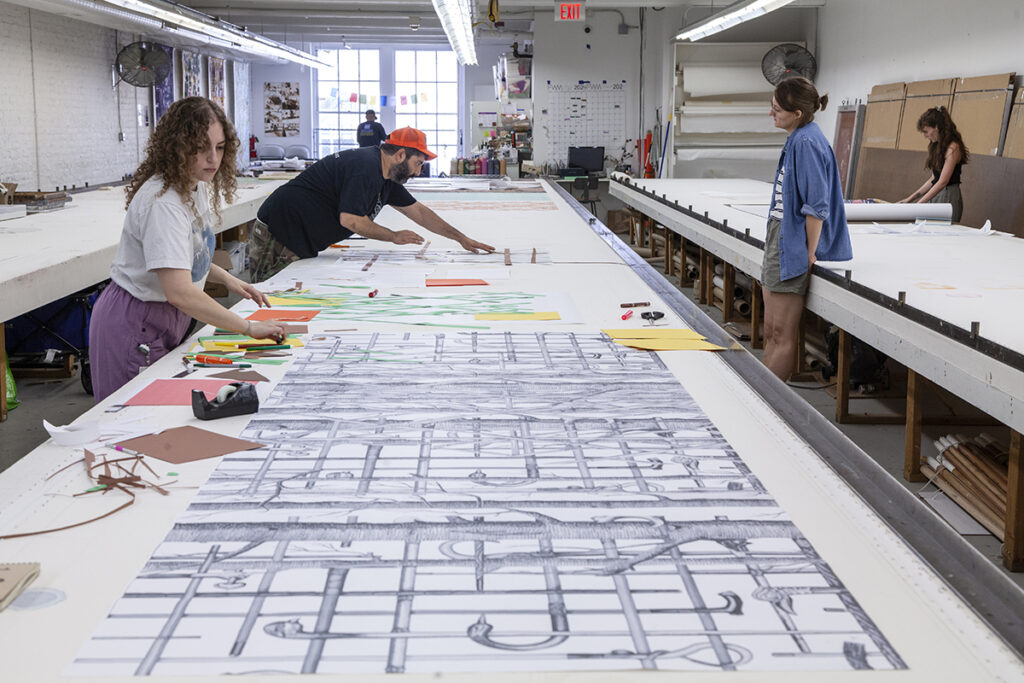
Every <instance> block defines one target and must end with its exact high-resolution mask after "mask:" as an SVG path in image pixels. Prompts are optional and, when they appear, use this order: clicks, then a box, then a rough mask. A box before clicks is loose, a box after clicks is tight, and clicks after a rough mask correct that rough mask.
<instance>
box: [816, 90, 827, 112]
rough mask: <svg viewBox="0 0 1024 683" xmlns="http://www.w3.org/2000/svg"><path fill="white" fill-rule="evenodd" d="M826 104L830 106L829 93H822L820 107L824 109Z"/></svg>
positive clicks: (819, 99) (819, 100) (819, 101)
mask: <svg viewBox="0 0 1024 683" xmlns="http://www.w3.org/2000/svg"><path fill="white" fill-rule="evenodd" d="M826 106H828V94H825V95H822V96H821V97H819V98H818V109H821V110H822V111H824V109H825V107H826Z"/></svg>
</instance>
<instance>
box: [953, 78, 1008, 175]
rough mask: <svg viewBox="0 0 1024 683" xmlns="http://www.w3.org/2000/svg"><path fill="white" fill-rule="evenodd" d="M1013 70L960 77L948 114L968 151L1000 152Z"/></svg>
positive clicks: (991, 154) (990, 154)
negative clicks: (1003, 72)
mask: <svg viewBox="0 0 1024 683" xmlns="http://www.w3.org/2000/svg"><path fill="white" fill-rule="evenodd" d="M1013 77H1014V74H1013V73H1005V74H993V75H991V76H976V77H974V78H960V79H957V81H956V84H955V88H954V90H955V92H954V95H953V108H952V110H951V112H950V113H951V114H952V115H953V120H954V121H955V122H956V127H957V128H959V129H960V134H961V135H963V137H964V143H965V144H966V145H967V149H968V150H970V152H971V154H987V155H989V156H994V155H996V154H999V143H1000V141H1001V138H1002V134H1003V123H1004V122H1005V119H1006V116H1007V114H1008V111H1007V106H1006V105H1007V102H1008V101H1009V99H1010V95H1011V94H1012V92H1013Z"/></svg>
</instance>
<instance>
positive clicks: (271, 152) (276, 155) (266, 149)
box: [259, 144, 284, 159]
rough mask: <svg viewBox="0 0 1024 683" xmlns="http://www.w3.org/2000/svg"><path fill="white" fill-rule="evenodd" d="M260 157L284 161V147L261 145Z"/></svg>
mask: <svg viewBox="0 0 1024 683" xmlns="http://www.w3.org/2000/svg"><path fill="white" fill-rule="evenodd" d="M259 157H260V159H284V147H282V146H281V145H270V144H261V145H260V148H259Z"/></svg>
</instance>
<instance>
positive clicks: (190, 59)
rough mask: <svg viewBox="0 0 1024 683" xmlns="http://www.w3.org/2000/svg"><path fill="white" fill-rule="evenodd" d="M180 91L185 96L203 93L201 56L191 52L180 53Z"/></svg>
mask: <svg viewBox="0 0 1024 683" xmlns="http://www.w3.org/2000/svg"><path fill="white" fill-rule="evenodd" d="M181 78H182V82H183V84H184V85H183V86H182V92H183V93H184V96H185V97H196V96H202V94H203V58H202V56H200V55H197V54H193V53H191V52H184V51H183V52H182V53H181Z"/></svg>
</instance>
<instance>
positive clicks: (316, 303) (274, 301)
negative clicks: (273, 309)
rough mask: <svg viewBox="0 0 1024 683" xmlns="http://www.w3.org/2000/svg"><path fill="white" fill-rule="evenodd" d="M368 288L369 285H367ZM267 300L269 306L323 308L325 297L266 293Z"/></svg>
mask: <svg viewBox="0 0 1024 683" xmlns="http://www.w3.org/2000/svg"><path fill="white" fill-rule="evenodd" d="M367 289H369V287H367ZM267 301H269V302H270V305H271V306H290V307H292V308H294V307H296V306H309V307H310V308H323V307H324V305H325V303H326V301H327V300H326V299H318V298H316V297H308V298H307V297H288V298H285V297H283V296H273V295H267Z"/></svg>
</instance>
